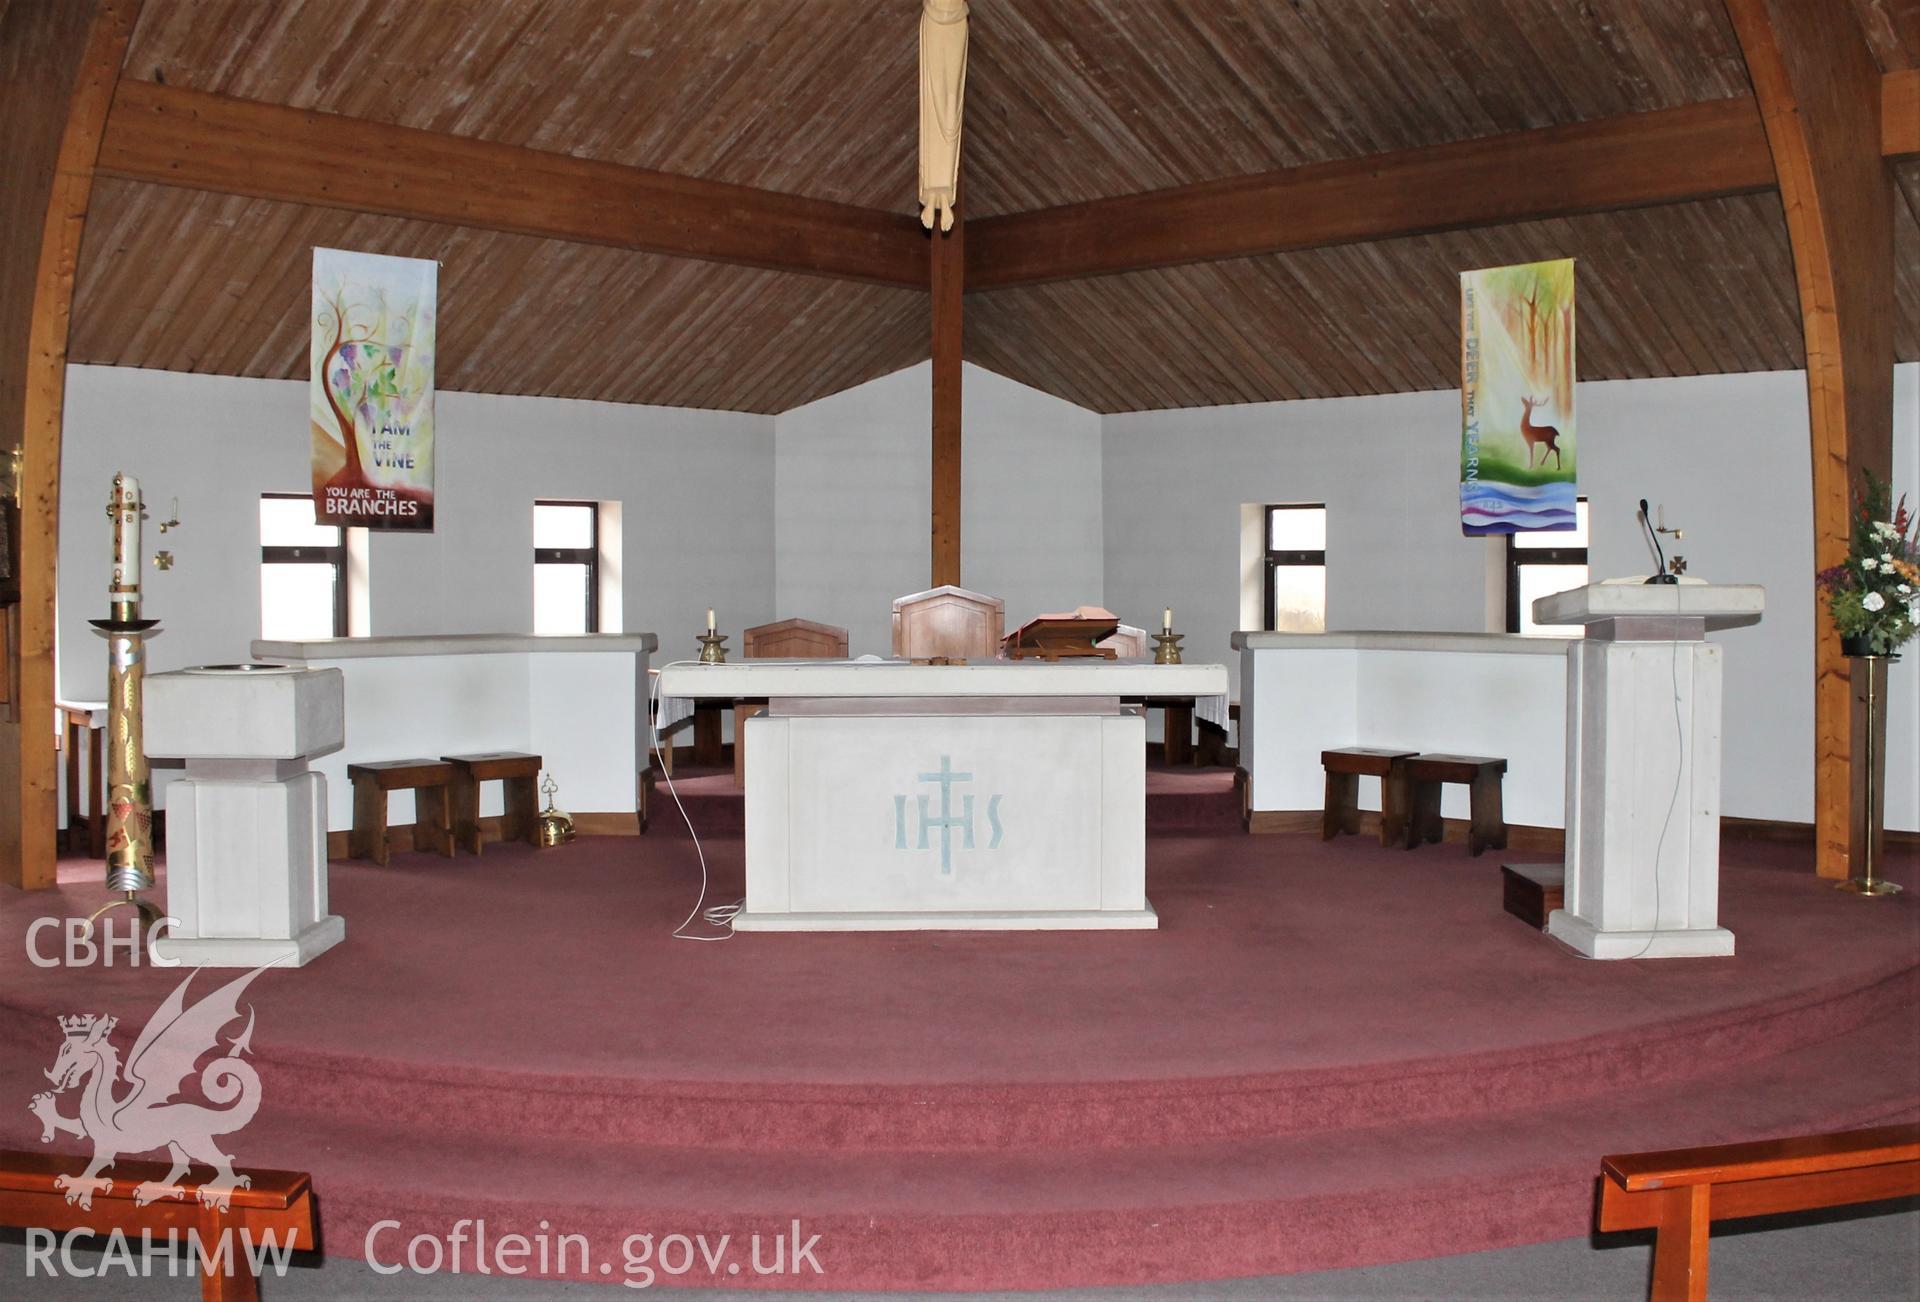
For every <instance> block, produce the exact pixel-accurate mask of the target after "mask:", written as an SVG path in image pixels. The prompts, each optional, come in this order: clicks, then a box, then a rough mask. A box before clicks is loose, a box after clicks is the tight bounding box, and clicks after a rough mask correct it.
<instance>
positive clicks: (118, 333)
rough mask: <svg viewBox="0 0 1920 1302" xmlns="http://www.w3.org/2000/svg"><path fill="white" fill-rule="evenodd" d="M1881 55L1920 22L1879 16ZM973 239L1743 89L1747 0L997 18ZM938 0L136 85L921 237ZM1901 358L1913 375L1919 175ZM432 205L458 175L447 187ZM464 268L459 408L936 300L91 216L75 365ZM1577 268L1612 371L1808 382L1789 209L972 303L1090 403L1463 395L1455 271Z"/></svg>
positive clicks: (1868, 9) (339, 4)
mask: <svg viewBox="0 0 1920 1302" xmlns="http://www.w3.org/2000/svg"><path fill="white" fill-rule="evenodd" d="M1849 2H1850V3H1851V5H1852V7H1853V9H1854V11H1855V13H1856V14H1857V15H1858V17H1859V19H1860V21H1861V23H1862V26H1863V28H1864V29H1865V30H1866V32H1867V34H1868V38H1869V41H1870V43H1871V44H1872V46H1873V48H1874V50H1875V53H1876V56H1877V57H1878V58H1879V60H1880V62H1881V64H1882V67H1883V68H1885V69H1888V70H1893V69H1898V68H1905V67H1912V66H1915V65H1916V64H1920V0H1849ZM972 9H973V23H972V32H973V43H972V48H971V51H970V67H969V83H968V89H967V136H966V144H965V148H966V163H965V169H966V172H965V194H964V200H965V202H964V211H965V213H966V215H967V216H968V217H969V218H972V219H974V220H979V219H983V218H986V217H991V216H994V215H998V214H1005V213H1013V212H1022V211H1028V210H1032V209H1035V208H1044V207H1050V206H1053V205H1058V204H1066V203H1073V202H1081V201H1086V200H1092V199H1101V198H1110V197H1114V196H1119V195H1126V194H1133V193H1138V192H1141V191H1148V190H1156V189H1162V188H1166V187H1170V186H1176V185H1189V184H1193V183H1196V182H1204V181H1212V180H1217V179H1221V178H1229V177H1235V176H1242V175H1246V174H1250V173H1257V172H1264V171H1271V170H1273V169H1276V168H1283V167H1291V166H1297V165H1301V164H1310V163H1316V162H1324V161H1328V160H1335V159H1342V158H1351V157H1357V156H1363V155H1369V154H1374V153H1380V152H1385V151H1389V150H1398V149H1411V148H1419V147H1422V146H1429V145H1436V144H1441V143H1445V142H1448V141H1455V140H1466V139H1473V138H1479V137H1486V136H1492V135H1499V134H1503V133H1509V132H1515V131H1522V130H1528V129H1533V128H1540V127H1550V126H1555V125H1560V124H1566V123H1574V122H1583V121H1590V120H1593V119H1597V118H1604V117H1609V116H1613V115H1617V114H1622V113H1628V112H1636V111H1643V110H1652V109H1664V108H1672V107H1677V106H1681V105H1686V104H1690V103H1696V102H1700V101H1706V100H1718V99H1728V98H1733V97H1738V96H1742V95H1745V94H1747V93H1748V89H1749V88H1748V85H1747V80H1746V72H1745V68H1744V65H1743V63H1742V61H1741V57H1740V53H1739V49H1738V46H1737V44H1736V42H1735V40H1734V37H1733V33H1732V31H1731V29H1730V28H1729V26H1728V24H1727V20H1726V18H1725V14H1724V11H1723V8H1722V3H1721V0H1586V2H1584V3H1570V2H1569V0H1292V2H1290V3H1276V2H1274V0H1116V2H1115V3H1110V4H1104V5H1099V6H1092V5H1087V4H1085V3H1084V0H972ZM918 10H919V3H918V0H805V2H804V3H795V2H794V0H651V2H648V3H616V2H615V0H601V2H599V3H588V2H587V0H543V2H536V0H416V2H415V3H406V4H394V3H392V2H391V0H278V2H269V0H146V6H145V10H144V12H143V15H142V18H141V21H140V25H139V28H138V31H137V32H136V35H135V38H134V41H133V45H132V48H131V50H130V52H129V55H128V60H127V65H126V70H125V75H126V76H127V77H129V78H132V79H135V80H139V81H148V82H158V83H164V84H165V85H167V86H170V87H179V88H185V89H189V90H197V91H207V92H217V93H221V94H226V95H233V96H238V97H242V98H247V99H254V100H262V101H266V102H270V103H277V104H285V105H292V106H294V107H297V108H302V109H313V110H319V111H322V112H327V113H339V114H346V115H349V116H352V117H356V118H362V119H367V120H371V121H375V122H379V123H384V124H391V125H396V126H404V127H413V128H421V129H426V130H433V131H439V132H446V133H451V134H456V135H461V136H467V137H474V138H479V139H485V140H490V141H494V142H498V143H501V144H507V145H517V146H525V147H529V148H535V149H540V150H545V151H551V152H555V153H562V154H571V155H574V156H577V157H580V158H586V159H594V160H600V161H604V162H611V163H618V164H623V165H626V166H631V167H645V168H650V169H656V170H659V171H665V172H671V173H676V174H680V175H684V176H692V177H700V178H705V179H708V180H714V181H724V182H730V183H733V184H738V185H748V186H754V187H758V188H761V189H765V190H773V191H779V192H784V193H789V194H794V195H803V196H808V197H811V198H813V199H819V200H831V201H834V202H838V203H846V204H854V205H859V206H862V207H867V208H878V209H888V210H891V211H894V212H900V213H905V212H910V211H911V210H912V208H913V197H914V194H913V192H914V180H915V175H914V169H915V159H914V144H915V121H916V120H915V107H914V96H915V62H914V61H915V53H916V37H915V33H916V24H917V21H918ZM1897 173H1898V176H1899V180H1900V184H1901V188H1902V196H1903V199H1904V204H1903V205H1902V211H1901V212H1900V213H1899V214H1898V237H1897V238H1898V240H1899V241H1900V243H1899V249H1900V251H1901V257H1900V268H1901V270H1900V282H1899V286H1898V296H1899V299H1898V301H1899V318H1898V323H1897V330H1896V351H1897V354H1898V356H1899V357H1900V358H1902V359H1903V360H1915V359H1920V224H1916V214H1920V162H1907V163H1903V164H1901V165H1900V166H1899V168H1898V169H1897ZM422 184H443V183H437V182H432V181H430V180H428V179H426V178H423V179H422ZM316 244H323V245H332V246H337V247H351V248H363V249H369V250H376V251H381V252H388V253H397V254H403V255H409V256H417V257H436V258H439V259H440V260H441V261H442V263H443V264H444V267H443V272H442V300H443V302H442V312H441V322H442V327H441V328H442V336H441V362H440V384H441V387H443V388H447V389H464V390H474V391H482V392H499V393H524V394H544V395H554V396H565V397H577V398H598V399H606V400H612V401H621V402H648V403H665V404H671V405H686V406H703V407H717V408H729V409H739V410H749V411H761V412H769V411H780V410H784V409H786V408H789V407H792V406H794V405H797V404H798V403H801V402H805V401H809V400H811V399H813V398H816V397H819V396H822V395H824V394H826V393H830V392H833V391H835V390H838V389H841V388H845V387H847V386H849V385H852V384H856V383H859V382H860V381H862V380H865V379H869V378H872V377H873V376H877V375H880V374H884V373H886V372H888V371H891V370H894V369H897V368H899V367H901V366H904V365H908V364H911V363H912V362H915V361H917V360H920V359H921V358H924V357H925V356H926V355H927V353H928V342H927V340H928V330H927V300H926V297H925V295H924V294H923V293H920V292H918V291H915V290H912V289H901V288H891V287H886V286H882V285H869V284H861V283H856V282H853V281H845V280H835V279H826V278H821V277H814V276H805V275H800V274H797V273H794V272H780V271H765V270H759V269H755V268H749V267H739V266H730V265H723V264H720V263H714V262H696V261H691V260H689V259H686V258H677V257H668V256H662V255H660V254H656V253H646V252H636V251H633V250H631V249H625V248H613V247H600V246H595V245H587V244H578V243H569V242H562V241H559V240H553V239H542V238H537V237H535V236H531V235H519V234H501V233H493V232H487V231H481V230H476V229H473V228H470V227H460V226H450V225H440V224H436V223H430V222H423V221H410V220H405V219H402V218H398V217H386V216H372V215H365V214H354V213H349V212H343V211H339V210H335V209H330V208H321V207H309V206H304V205H299V204H292V203H284V202H275V201H272V200H267V199H248V198H240V197H233V196H227V195H215V194H210V193H204V192H200V191H195V190H188V189H178V188H173V187H170V186H163V185H156V184H150V183H147V182H136V181H103V182H102V183H101V184H100V185H99V187H98V188H97V190H96V194H95V202H94V212H93V217H92V219H91V220H90V222H89V226H88V233H87V240H86V247H85V250H84V256H83V262H82V267H81V275H80V281H79V287H78V293H77V296H76V301H75V312H74V334H73V341H72V349H71V355H72V357H73V359H74V360H75V361H79V362H99V363H112V364H120V365H137V366H151V367H161V368H165V369H171V370H182V371H206V372H216V373H222V374H235V375H255V376H275V377H298V376H303V375H304V374H305V370H306V366H307V351H306V342H305V330H306V324H305V322H306V309H307V299H306V293H307V290H306V284H307V276H308V272H309V266H310V262H309V259H310V249H311V247H312V246H313V245H316ZM1560 255H1572V256H1577V257H1579V258H1581V260H1582V265H1581V282H1580V284H1581V295H1582V300H1581V321H1580V330H1581V374H1582V377H1583V378H1588V379H1611V378H1625V377H1637V376H1651V375H1690V374H1700V373H1712V372H1726V371H1747V370H1763V369H1777V368H1782V367H1792V366H1798V365H1800V364H1801V362H1802V353H1803V349H1802V343H1801V337H1800V326H1799V320H1798V317H1797V312H1796V306H1795V290H1794V282H1793V274H1792V265H1791V260H1790V258H1789V255H1788V248H1787V239H1786V228H1785V224H1784V220H1783V218H1782V214H1781V211H1780V205H1779V201H1778V199H1777V198H1775V197H1773V196H1772V195H1746V196H1739V197H1732V198H1724V199H1715V200H1712V201H1708V202H1698V203H1686V204H1675V205H1668V206H1664V207H1655V208H1643V209H1636V210H1629V211H1621V212H1612V213H1601V214H1593V215H1587V216H1580V217H1573V218H1566V219H1560V220H1552V221H1539V222H1526V223H1517V224H1510V225H1504V226H1497V227H1488V228H1482V229H1478V230H1472V231H1456V232H1451V233H1446V234H1440V235H1430V236H1420V237H1414V238H1406V239H1394V240H1386V241H1380V242H1376V243H1369V244H1348V245H1341V246H1337V247H1330V248H1320V249H1310V250H1306V251H1301V252H1291V253H1282V254H1273V255H1268V256H1262V257H1256V258H1243V259H1237V260H1233V261H1227V262H1210V263H1199V264H1194V265H1189V266H1184V267H1175V268H1165V269H1157V270H1152V271H1141V272H1131V273H1126V274H1120V275H1111V276H1103V277H1099V278H1097V279H1087V280H1076V281H1067V282H1061V283H1056V284H1047V285H1035V286H1030V287H1021V288H1008V289H997V290H991V291H986V292H980V293H975V294H971V295H970V296H969V297H968V299H967V323H966V351H967V355H968V357H969V359H970V360H973V361H975V362H977V363H979V364H981V365H983V366H986V367H989V368H991V369H993V370H996V371H1000V372H1002V373H1004V374H1006V375H1009V376H1011V377H1012V378H1014V379H1017V380H1020V381H1023V382H1025V383H1028V384H1031V385H1034V386H1035V387H1038V388H1041V389H1045V390H1047V391H1049V392H1053V393H1057V394H1060V395H1061V396H1063V397H1066V398H1069V399H1071V400H1072V401H1075V402H1078V403H1081V404H1083V405H1085V406H1087V407H1090V408H1093V409H1095V410H1100V411H1123V410H1136V409H1143V408H1152V407H1166V406H1191V405H1202V404H1210V403H1223V402H1248V401H1260V400H1270V399H1280V398H1302V397H1330V396H1338V395H1345V394H1357V393H1378V392H1392V391H1402V390H1410V389H1430V388H1443V387H1450V386H1452V385H1453V384H1455V383H1457V332H1458V327H1457V321H1456V309H1455V302H1454V300H1455V295H1456V280H1455V277H1456V275H1457V273H1458V272H1459V271H1460V270H1462V269H1465V268H1468V267H1474V266H1484V265H1492V264H1497V263H1501V262H1508V261H1516V260H1522V259H1528V258H1535V257H1547V256H1560Z"/></svg>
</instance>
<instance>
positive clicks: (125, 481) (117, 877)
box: [88, 474, 161, 931]
mask: <svg viewBox="0 0 1920 1302" xmlns="http://www.w3.org/2000/svg"><path fill="white" fill-rule="evenodd" d="M141 514H142V510H141V502H140V481H139V480H137V479H135V478H134V477H133V476H132V475H126V474H121V475H115V476H114V477H113V496H112V497H111V498H110V499H109V500H108V502H107V517H108V518H109V519H111V520H112V521H113V577H112V579H111V581H110V582H109V583H108V585H107V610H108V617H107V618H106V619H95V620H90V621H88V622H89V623H91V624H92V625H93V626H94V627H95V628H97V629H99V630H100V632H101V633H102V634H104V635H105V637H106V639H107V889H108V890H110V891H118V892H120V893H121V896H122V898H120V899H117V900H110V901H109V902H108V903H106V904H105V905H103V906H101V907H100V908H99V909H97V910H96V911H95V912H94V914H93V916H92V917H91V918H89V919H88V921H89V922H92V921H93V920H94V919H97V918H98V917H99V916H100V915H101V914H103V913H105V912H106V911H107V910H108V909H113V908H118V907H120V906H122V905H125V906H127V907H129V908H132V909H133V910H134V911H135V912H137V913H138V914H139V915H140V920H141V924H142V925H141V930H142V931H146V930H150V929H151V928H152V926H153V925H154V924H155V923H157V922H159V921H160V918H161V913H160V910H159V909H158V908H156V907H155V906H154V905H153V904H152V903H151V902H149V901H147V900H144V899H142V898H140V892H141V891H148V890H152V889H153V789H152V786H151V782H150V777H149V773H148V770H147V755H146V748H145V745H144V739H143V728H142V725H141V686H142V683H143V682H144V681H145V679H146V651H145V648H144V646H143V642H144V640H145V637H146V634H147V632H148V630H150V629H152V628H153V627H154V626H155V625H156V624H158V623H159V622H160V621H159V620H157V619H143V618H141V616H140V518H141Z"/></svg>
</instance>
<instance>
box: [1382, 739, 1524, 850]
mask: <svg viewBox="0 0 1920 1302" xmlns="http://www.w3.org/2000/svg"><path fill="white" fill-rule="evenodd" d="M1506 771H1507V762H1506V761H1505V760H1503V759H1497V758H1495V757H1493V756H1489V755H1416V756H1414V757H1413V758H1412V759H1410V760H1408V761H1407V808H1408V811H1409V812H1408V818H1407V849H1409V850H1411V849H1413V848H1415V847H1416V846H1418V845H1419V844H1420V843H1421V842H1423V841H1438V840H1439V839H1440V837H1441V833H1442V824H1441V821H1440V789H1441V786H1442V785H1443V784H1444V783H1448V782H1459V783H1464V784H1465V785H1466V786H1467V787H1468V788H1469V790H1470V792H1471V795H1470V800H1471V802H1472V804H1471V811H1472V819H1473V822H1472V825H1471V826H1470V827H1469V828H1468V829H1467V852H1468V853H1469V854H1479V853H1481V852H1482V851H1484V850H1485V849H1486V848H1487V847H1488V846H1492V847H1493V848H1494V849H1496V850H1504V849H1506V846H1507V823H1506V816H1505V814H1504V813H1502V811H1501V805H1500V783H1501V779H1502V777H1503V775H1504V774H1505V773H1506Z"/></svg>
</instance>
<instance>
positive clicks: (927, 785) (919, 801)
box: [660, 660, 1227, 931]
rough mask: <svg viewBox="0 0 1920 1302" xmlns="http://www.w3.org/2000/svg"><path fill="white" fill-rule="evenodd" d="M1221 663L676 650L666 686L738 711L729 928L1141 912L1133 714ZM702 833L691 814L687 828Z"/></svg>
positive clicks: (1057, 922)
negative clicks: (705, 657)
mask: <svg viewBox="0 0 1920 1302" xmlns="http://www.w3.org/2000/svg"><path fill="white" fill-rule="evenodd" d="M1226 687H1227V672H1226V669H1225V667H1224V666H1221V665H1156V664H1145V663H1138V662H1125V661H1121V662H1107V661H1076V662H1070V663H1059V664H1044V663H1033V662H1026V663H1008V662H1005V661H981V662H974V663H969V664H966V665H916V664H911V663H908V662H905V661H875V662H849V661H820V660H814V661H749V662H746V663H743V664H726V665H700V664H676V665H669V666H667V667H666V668H665V669H663V670H662V671H661V673H660V691H661V694H662V696H672V697H718V698H728V699H739V698H743V697H744V698H765V699H766V700H767V702H768V707H767V711H766V713H765V714H763V715H758V716H755V717H754V718H752V719H750V720H748V721H747V724H746V739H745V745H746V747H747V765H746V772H747V792H746V817H747V836H746V854H747V899H746V906H745V908H744V909H743V910H742V911H741V913H740V914H739V916H738V917H737V918H735V920H734V927H735V928H736V929H737V930H741V931H883V930H941V929H943V930H1024V929H1040V928H1058V929H1115V928H1150V927H1154V926H1157V925H1158V918H1157V917H1156V916H1155V914H1154V911H1153V909H1152V907H1151V906H1150V905H1149V904H1148V903H1147V897H1146V727H1145V723H1144V721H1143V720H1142V718H1141V716H1140V714H1139V712H1137V711H1133V710H1125V709H1123V708H1122V707H1121V704H1120V702H1121V699H1122V698H1123V697H1136V698H1138V697H1152V696H1212V695H1218V694H1221V693H1223V692H1225V691H1226ZM695 830H696V831H697V830H698V829H697V828H696V829H695Z"/></svg>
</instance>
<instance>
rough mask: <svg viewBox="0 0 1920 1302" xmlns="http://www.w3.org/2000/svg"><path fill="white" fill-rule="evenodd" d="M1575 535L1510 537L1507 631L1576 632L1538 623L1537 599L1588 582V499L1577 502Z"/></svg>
mask: <svg viewBox="0 0 1920 1302" xmlns="http://www.w3.org/2000/svg"><path fill="white" fill-rule="evenodd" d="M1573 510H1574V517H1573V518H1574V528H1573V530H1572V532H1557V533H1510V534H1508V535H1507V632H1509V633H1552V634H1555V635H1565V634H1567V633H1570V632H1573V631H1574V629H1573V627H1572V626H1570V625H1560V624H1536V623H1534V622H1533V603H1534V601H1535V600H1536V599H1537V598H1540V597H1545V596H1548V595H1550V594H1552V593H1555V592H1565V591H1566V590H1567V589H1568V588H1577V587H1580V586H1581V585H1582V584H1584V583H1586V582H1587V574H1588V570H1587V499H1586V498H1584V497H1583V498H1580V499H1579V500H1578V501H1577V502H1575V503H1574V508H1573Z"/></svg>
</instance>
